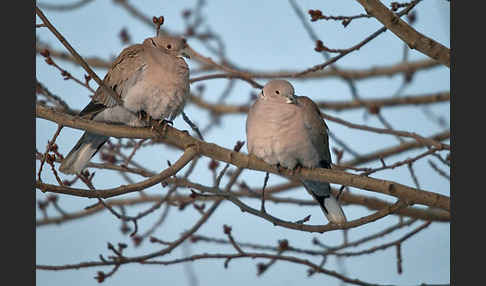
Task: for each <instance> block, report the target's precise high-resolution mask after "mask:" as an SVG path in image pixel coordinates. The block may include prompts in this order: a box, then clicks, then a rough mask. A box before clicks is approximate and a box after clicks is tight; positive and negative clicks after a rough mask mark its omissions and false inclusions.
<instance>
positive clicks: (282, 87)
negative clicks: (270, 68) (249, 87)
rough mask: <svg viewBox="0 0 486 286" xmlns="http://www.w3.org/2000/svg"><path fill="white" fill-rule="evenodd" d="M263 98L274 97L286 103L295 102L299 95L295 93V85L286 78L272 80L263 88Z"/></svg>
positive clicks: (261, 94)
mask: <svg viewBox="0 0 486 286" xmlns="http://www.w3.org/2000/svg"><path fill="white" fill-rule="evenodd" d="M260 96H261V97H262V98H264V99H265V98H273V99H277V100H282V101H284V102H285V103H289V104H295V103H296V102H297V97H296V95H295V93H294V87H293V86H292V84H290V82H288V81H286V80H281V79H277V80H271V81H269V82H268V83H267V84H265V86H264V87H263V89H262V92H261V93H260Z"/></svg>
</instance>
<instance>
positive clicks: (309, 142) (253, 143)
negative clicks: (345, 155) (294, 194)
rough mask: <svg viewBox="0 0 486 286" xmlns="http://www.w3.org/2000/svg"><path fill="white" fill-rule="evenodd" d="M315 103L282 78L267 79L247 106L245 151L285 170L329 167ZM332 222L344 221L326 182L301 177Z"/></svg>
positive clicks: (323, 127) (324, 127)
mask: <svg viewBox="0 0 486 286" xmlns="http://www.w3.org/2000/svg"><path fill="white" fill-rule="evenodd" d="M320 114H321V113H320V111H319V108H318V107H317V105H316V104H315V103H314V102H313V101H312V100H311V99H310V98H308V97H305V96H296V95H295V94H294V88H293V86H292V85H291V84H290V83H289V82H288V81H286V80H272V81H270V82H268V83H267V84H266V85H265V86H264V87H263V90H262V91H261V92H260V94H259V95H258V98H257V100H256V101H255V103H254V104H253V105H252V106H251V108H250V111H249V112H248V117H247V120H246V137H247V148H248V152H249V154H253V155H255V156H256V157H258V158H260V159H262V160H264V161H265V162H266V163H268V164H271V165H278V166H281V167H285V168H288V169H291V170H293V169H295V168H296V167H297V166H302V167H306V168H316V167H320V168H328V169H329V168H331V153H330V152H329V138H328V135H327V125H326V123H325V122H324V120H323V119H322V117H321V116H320ZM301 182H302V184H303V185H304V188H305V189H306V190H307V192H308V193H309V194H311V195H312V196H313V197H314V199H315V200H316V201H317V202H318V203H319V205H320V207H321V209H322V211H323V212H324V214H325V215H326V217H327V219H328V220H329V221H330V222H332V223H337V224H342V223H345V222H346V216H345V215H344V212H343V210H342V209H341V206H340V205H339V203H338V201H337V200H336V198H334V196H333V195H332V193H331V186H330V184H329V183H327V182H320V181H312V180H301Z"/></svg>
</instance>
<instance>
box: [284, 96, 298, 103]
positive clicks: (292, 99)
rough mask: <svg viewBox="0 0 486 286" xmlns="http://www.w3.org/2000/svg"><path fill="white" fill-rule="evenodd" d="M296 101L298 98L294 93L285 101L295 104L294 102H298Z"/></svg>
mask: <svg viewBox="0 0 486 286" xmlns="http://www.w3.org/2000/svg"><path fill="white" fill-rule="evenodd" d="M296 102H297V99H296V98H295V96H294V95H292V96H290V97H287V101H286V102H285V103H288V104H293V103H296Z"/></svg>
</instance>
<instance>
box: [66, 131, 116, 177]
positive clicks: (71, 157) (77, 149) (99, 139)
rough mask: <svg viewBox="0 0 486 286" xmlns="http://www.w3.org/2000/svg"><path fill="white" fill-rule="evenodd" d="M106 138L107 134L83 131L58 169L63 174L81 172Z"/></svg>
mask: <svg viewBox="0 0 486 286" xmlns="http://www.w3.org/2000/svg"><path fill="white" fill-rule="evenodd" d="M108 138H109V137H108V136H103V135H98V134H94V133H88V132H84V134H83V136H82V137H81V138H80V139H79V141H78V143H76V145H75V146H74V147H73V149H71V151H70V152H69V154H68V155H67V156H66V158H64V160H63V161H62V163H61V165H60V166H59V171H61V172H63V173H65V174H79V173H81V171H82V170H83V169H84V167H85V166H86V164H88V162H89V160H90V159H91V158H92V157H93V156H94V155H95V154H96V152H98V150H99V149H100V148H101V146H103V144H104V143H105V142H106V141H107V140H108Z"/></svg>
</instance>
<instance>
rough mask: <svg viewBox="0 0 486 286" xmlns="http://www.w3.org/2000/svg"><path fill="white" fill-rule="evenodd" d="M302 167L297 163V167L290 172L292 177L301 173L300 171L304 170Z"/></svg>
mask: <svg viewBox="0 0 486 286" xmlns="http://www.w3.org/2000/svg"><path fill="white" fill-rule="evenodd" d="M302 168H303V167H302V165H301V164H300V163H297V165H295V167H294V168H293V169H292V170H290V175H292V176H293V175H295V174H296V173H300V171H301V170H302Z"/></svg>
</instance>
